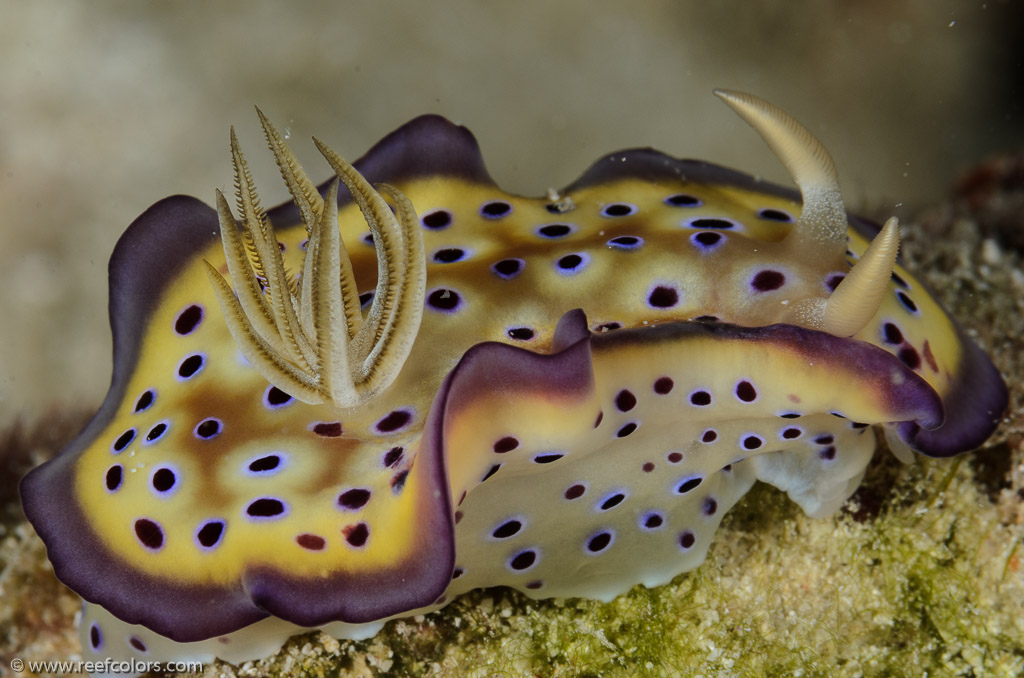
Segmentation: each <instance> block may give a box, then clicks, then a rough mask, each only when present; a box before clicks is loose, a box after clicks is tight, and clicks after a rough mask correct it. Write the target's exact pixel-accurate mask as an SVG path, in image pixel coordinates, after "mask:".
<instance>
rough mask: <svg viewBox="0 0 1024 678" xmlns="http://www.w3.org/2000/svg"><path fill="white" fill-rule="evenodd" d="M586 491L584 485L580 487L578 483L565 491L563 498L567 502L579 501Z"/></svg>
mask: <svg viewBox="0 0 1024 678" xmlns="http://www.w3.org/2000/svg"><path fill="white" fill-rule="evenodd" d="M586 491H587V487H586V486H585V485H580V484H579V483H577V484H575V485H570V486H569V487H568V488H566V490H565V498H566V499H569V500H572V499H579V498H580V497H582V496H583V495H584V494H585V493H586Z"/></svg>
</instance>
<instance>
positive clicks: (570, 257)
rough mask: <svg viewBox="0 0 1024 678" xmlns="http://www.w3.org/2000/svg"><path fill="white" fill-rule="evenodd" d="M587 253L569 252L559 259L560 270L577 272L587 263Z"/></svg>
mask: <svg viewBox="0 0 1024 678" xmlns="http://www.w3.org/2000/svg"><path fill="white" fill-rule="evenodd" d="M585 257H586V255H585V254H567V255H565V256H564V257H562V258H561V259H559V260H558V262H557V265H558V268H559V269H560V272H566V273H575V272H577V271H579V270H580V269H582V268H583V267H584V266H585V265H586V259H585Z"/></svg>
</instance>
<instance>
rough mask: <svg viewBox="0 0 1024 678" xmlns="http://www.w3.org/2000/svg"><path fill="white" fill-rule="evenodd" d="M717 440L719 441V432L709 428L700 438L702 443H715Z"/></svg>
mask: <svg viewBox="0 0 1024 678" xmlns="http://www.w3.org/2000/svg"><path fill="white" fill-rule="evenodd" d="M716 440H718V432H717V431H715V429H713V428H709V429H708V430H707V431H704V433H703V434H702V435H701V437H700V441H701V442H702V443H713V442H715V441H716Z"/></svg>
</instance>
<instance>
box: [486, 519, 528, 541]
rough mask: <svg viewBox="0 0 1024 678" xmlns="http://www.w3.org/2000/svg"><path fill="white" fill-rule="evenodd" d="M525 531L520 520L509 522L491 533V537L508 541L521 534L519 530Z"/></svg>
mask: <svg viewBox="0 0 1024 678" xmlns="http://www.w3.org/2000/svg"><path fill="white" fill-rule="evenodd" d="M521 529H523V524H522V523H521V522H519V521H518V520H509V521H506V522H504V523H502V524H501V525H499V526H498V527H496V528H494V531H493V532H491V536H492V537H494V538H495V539H508V538H509V537H511V536H512V535H515V534H519V530H521Z"/></svg>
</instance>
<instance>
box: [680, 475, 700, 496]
mask: <svg viewBox="0 0 1024 678" xmlns="http://www.w3.org/2000/svg"><path fill="white" fill-rule="evenodd" d="M703 480H704V479H703V478H701V477H700V476H697V477H694V478H687V479H685V480H683V481H680V483H679V484H678V485H676V494H686V493H687V492H690V491H692V490H695V489H697V486H698V485H700V484H701V482H703Z"/></svg>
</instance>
